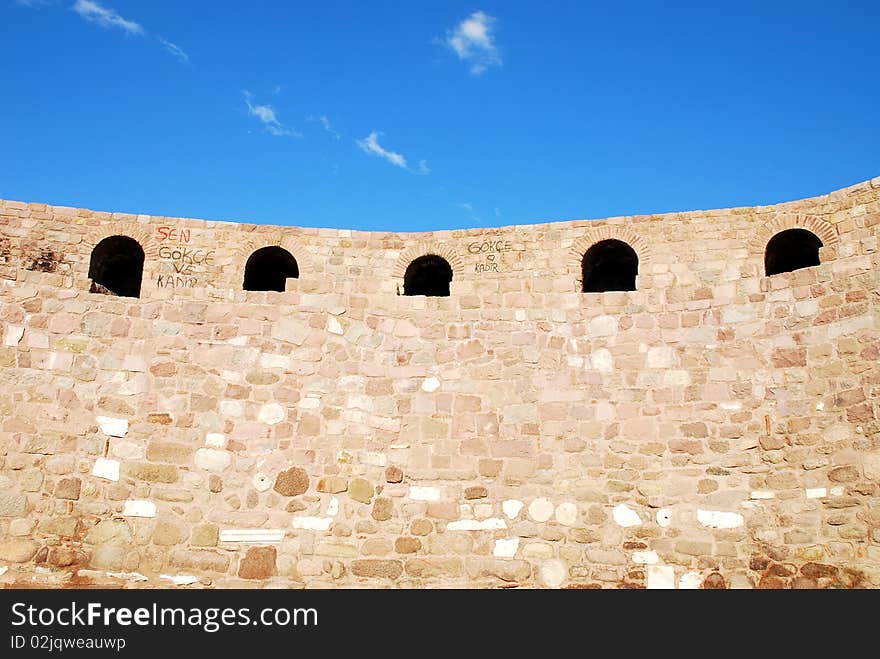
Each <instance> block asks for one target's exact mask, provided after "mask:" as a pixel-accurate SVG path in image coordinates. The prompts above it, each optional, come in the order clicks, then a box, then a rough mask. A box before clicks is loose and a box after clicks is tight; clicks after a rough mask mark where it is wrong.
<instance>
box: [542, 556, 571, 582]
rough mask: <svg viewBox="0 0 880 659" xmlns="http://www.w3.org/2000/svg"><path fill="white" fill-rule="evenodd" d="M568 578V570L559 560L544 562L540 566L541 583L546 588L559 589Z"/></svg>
mask: <svg viewBox="0 0 880 659" xmlns="http://www.w3.org/2000/svg"><path fill="white" fill-rule="evenodd" d="M566 577H568V568H567V567H566V565H565V563H563V562H562V561H560V560H559V559H555V558H554V559H551V560H549V561H545V562H544V564H543V565H541V581H542V582H543V583H544V585H545V586H547V587H548V588H559V586H561V585H562V584H563V583H565V579H566Z"/></svg>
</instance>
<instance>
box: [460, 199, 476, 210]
mask: <svg viewBox="0 0 880 659" xmlns="http://www.w3.org/2000/svg"><path fill="white" fill-rule="evenodd" d="M456 206H458V207H459V208H464V209H465V210H466V211H472V210H474V207H473V205H471V204H470V203H468V202H466V201H463V202H461V203H458V204H456Z"/></svg>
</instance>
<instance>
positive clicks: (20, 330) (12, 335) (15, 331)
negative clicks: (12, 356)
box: [3, 325, 24, 346]
mask: <svg viewBox="0 0 880 659" xmlns="http://www.w3.org/2000/svg"><path fill="white" fill-rule="evenodd" d="M22 336H24V327H21V326H19V325H9V326H7V327H6V336H4V337H3V344H4V345H7V346H17V345H18V343H19V341H21V337H22Z"/></svg>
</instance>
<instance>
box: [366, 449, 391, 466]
mask: <svg viewBox="0 0 880 659" xmlns="http://www.w3.org/2000/svg"><path fill="white" fill-rule="evenodd" d="M361 462H363V463H364V464H367V465H373V466H374V467H384V466H385V465H387V464H388V456H387V455H385V454H384V453H378V452H376V451H364V452H363V453H361Z"/></svg>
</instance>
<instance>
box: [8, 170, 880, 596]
mask: <svg viewBox="0 0 880 659" xmlns="http://www.w3.org/2000/svg"><path fill="white" fill-rule="evenodd" d="M0 223H2V226H0V322H2V346H0V379H2V387H0V573H3V574H2V576H0V583H3V584H7V585H14V586H17V587H21V586H24V585H38V586H61V585H65V586H70V587H83V586H87V585H93V584H101V585H109V586H119V587H138V586H149V587H175V586H182V585H186V584H193V585H194V586H200V585H215V586H242V585H244V586H249V587H262V586H266V585H281V586H287V587H334V586H335V587H340V586H342V587H356V586H366V587H437V586H453V587H510V586H528V587H542V586H550V587H559V586H561V587H645V586H647V587H649V588H650V587H671V586H673V585H674V586H677V587H682V588H693V587H700V586H702V587H731V586H732V587H755V586H757V587H789V586H791V587H816V586H819V587H825V586H837V587H865V586H866V587H880V489H878V487H880V423H878V418H880V417H878V415H880V401H878V395H877V394H878V392H880V361H878V357H880V300H878V288H880V285H878V284H880V276H878V272H880V252H878V249H877V247H878V235H880V179H874V180H873V181H871V182H866V183H863V184H860V185H857V186H853V187H851V188H847V189H845V190H841V191H838V192H835V193H832V194H830V195H827V196H823V197H817V198H814V199H808V200H803V201H799V202H793V203H789V204H781V205H779V206H775V207H757V208H738V209H729V210H717V211H700V212H693V213H674V214H667V215H659V216H645V217H634V218H613V219H609V220H604V221H572V222H558V223H549V224H538V225H530V226H518V227H506V228H501V229H481V230H470V231H445V232H435V233H431V234H392V233H364V232H357V231H340V230H325V229H320V230H319V229H297V228H282V227H265V226H263V227H258V226H253V225H246V224H232V223H224V222H209V221H199V220H182V219H169V218H156V217H148V216H141V215H138V216H135V215H122V214H116V213H114V214H110V213H99V212H92V211H87V210H79V209H71V208H61V207H50V206H45V205H42V204H26V203H20V202H11V201H7V202H0ZM790 227H803V228H806V229H809V230H810V231H812V232H813V233H815V234H816V235H817V236H819V237H820V238H821V239H822V242H823V245H824V246H823V248H822V250H821V260H822V263H821V265H819V266H816V267H811V268H806V269H803V270H798V271H796V272H793V273H788V274H780V275H775V276H773V277H764V276H763V254H764V246H765V245H766V242H767V240H769V238H770V237H772V236H773V235H774V234H775V233H777V232H778V231H780V230H782V229H785V228H790ZM118 234H121V235H127V236H131V237H133V238H135V239H136V240H138V242H139V243H140V244H141V246H142V247H143V248H144V251H145V254H146V261H145V270H144V277H143V283H142V288H141V297H140V298H139V299H137V298H125V297H112V296H107V295H100V294H96V293H90V292H89V286H90V281H89V277H88V270H89V259H90V255H91V250H92V249H93V248H94V246H95V245H96V244H98V243H99V242H100V240H101V239H103V238H105V237H107V236H112V235H118ZM605 238H617V239H620V240H623V241H625V242H627V243H628V244H630V245H631V246H632V247H633V248H634V249H635V250H636V252H637V253H638V256H639V277H638V290H636V291H633V292H613V293H598V294H584V293H582V292H580V290H581V288H580V287H581V284H580V281H579V279H580V261H581V257H582V256H583V254H584V252H585V251H586V250H587V249H588V248H589V247H590V246H591V245H592V244H594V243H595V242H597V241H599V240H602V239H605ZM266 245H280V246H283V247H285V248H286V249H288V250H289V251H290V252H291V253H292V254H293V255H294V256H295V258H296V260H297V262H298V265H299V271H300V277H299V278H298V279H289V280H288V286H287V291H286V292H283V293H263V292H245V291H242V290H240V289H241V284H242V276H243V269H244V263H245V262H246V260H247V258H248V256H249V255H250V254H251V253H252V252H253V251H254V250H256V249H258V248H260V247H263V246H266ZM427 252H433V253H437V254H440V255H441V256H444V258H446V259H447V260H448V261H449V263H450V264H451V265H452V267H453V270H454V278H453V282H452V290H451V295H450V297H443V298H425V297H408V296H401V295H398V291H399V290H400V286H401V284H402V280H403V273H404V271H405V268H406V265H407V264H408V263H409V262H410V261H411V260H412V259H414V258H416V257H418V256H420V255H422V254H425V253H427ZM169 277H170V278H171V281H172V282H173V283H172V284H168V278H169Z"/></svg>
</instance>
